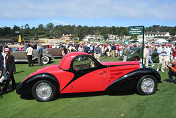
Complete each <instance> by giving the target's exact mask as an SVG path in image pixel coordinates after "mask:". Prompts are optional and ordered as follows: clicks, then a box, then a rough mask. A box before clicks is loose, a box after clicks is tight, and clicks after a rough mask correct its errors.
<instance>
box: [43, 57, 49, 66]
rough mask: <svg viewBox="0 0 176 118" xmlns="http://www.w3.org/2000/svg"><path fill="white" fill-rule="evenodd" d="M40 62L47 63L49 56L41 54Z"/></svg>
mask: <svg viewBox="0 0 176 118" xmlns="http://www.w3.org/2000/svg"><path fill="white" fill-rule="evenodd" d="M42 62H43V64H48V63H49V62H50V58H49V57H47V56H43V57H42Z"/></svg>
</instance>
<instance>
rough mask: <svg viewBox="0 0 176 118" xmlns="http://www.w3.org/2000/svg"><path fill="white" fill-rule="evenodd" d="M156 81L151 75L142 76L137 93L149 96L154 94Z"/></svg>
mask: <svg viewBox="0 0 176 118" xmlns="http://www.w3.org/2000/svg"><path fill="white" fill-rule="evenodd" d="M157 85H158V81H157V80H156V78H155V77H154V76H152V75H145V76H143V77H142V78H141V79H140V80H139V82H138V84H137V91H138V93H139V94H141V95H151V94H154V93H155V92H156V90H157Z"/></svg>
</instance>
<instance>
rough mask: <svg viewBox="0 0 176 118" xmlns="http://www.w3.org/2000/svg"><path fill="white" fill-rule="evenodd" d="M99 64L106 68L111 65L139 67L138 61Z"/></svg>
mask: <svg viewBox="0 0 176 118" xmlns="http://www.w3.org/2000/svg"><path fill="white" fill-rule="evenodd" d="M101 64H103V65H106V66H112V65H139V62H138V61H122V62H101Z"/></svg>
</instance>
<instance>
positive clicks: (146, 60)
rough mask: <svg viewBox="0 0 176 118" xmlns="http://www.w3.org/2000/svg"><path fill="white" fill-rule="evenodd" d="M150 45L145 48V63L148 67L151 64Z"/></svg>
mask: <svg viewBox="0 0 176 118" xmlns="http://www.w3.org/2000/svg"><path fill="white" fill-rule="evenodd" d="M148 48H149V46H146V47H145V48H144V64H145V66H146V67H148V64H149V49H148Z"/></svg>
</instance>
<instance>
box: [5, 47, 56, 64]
mask: <svg viewBox="0 0 176 118" xmlns="http://www.w3.org/2000/svg"><path fill="white" fill-rule="evenodd" d="M8 47H9V49H10V50H11V54H12V55H13V56H14V58H15V62H28V60H27V55H26V51H24V50H22V51H21V50H19V49H21V48H20V47H23V46H21V45H9V46H8ZM52 59H53V56H52V55H51V53H50V51H49V50H48V49H44V50H43V57H42V61H43V64H48V63H50V61H51V60H52ZM32 60H34V61H37V50H36V49H34V54H33V57H32Z"/></svg>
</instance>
